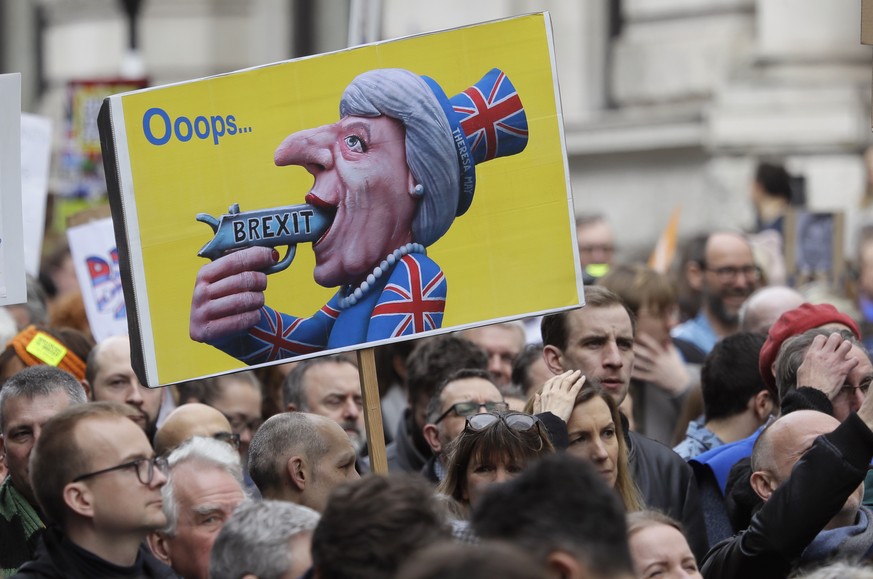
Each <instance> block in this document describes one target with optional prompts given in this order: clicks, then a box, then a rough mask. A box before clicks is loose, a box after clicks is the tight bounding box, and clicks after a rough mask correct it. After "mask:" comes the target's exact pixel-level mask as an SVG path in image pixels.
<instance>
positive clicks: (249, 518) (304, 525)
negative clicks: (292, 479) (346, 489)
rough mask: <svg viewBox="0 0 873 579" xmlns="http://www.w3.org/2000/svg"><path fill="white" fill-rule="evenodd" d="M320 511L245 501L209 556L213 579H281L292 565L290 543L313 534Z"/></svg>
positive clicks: (295, 506)
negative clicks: (251, 577)
mask: <svg viewBox="0 0 873 579" xmlns="http://www.w3.org/2000/svg"><path fill="white" fill-rule="evenodd" d="M319 518H320V516H319V514H318V513H317V512H315V511H313V510H312V509H309V508H307V507H304V506H302V505H298V504H295V503H290V502H287V501H271V500H263V501H252V500H249V501H244V502H242V503H240V505H239V506H237V508H236V510H235V511H234V512H233V515H232V516H231V517H230V518H229V519H228V520H227V523H225V525H224V526H223V527H222V528H221V531H220V532H219V533H218V537H216V539H215V543H214V544H213V546H212V554H211V556H210V557H209V577H210V579H238V578H239V577H242V576H243V575H245V574H246V573H251V574H253V575H257V576H258V577H259V578H260V579H280V578H281V577H282V576H283V575H284V574H285V573H286V572H287V571H288V570H289V569H290V568H291V565H292V563H293V561H292V560H291V553H290V552H289V547H288V543H290V542H291V539H293V538H294V537H295V536H297V535H299V534H301V533H311V532H312V531H313V530H314V529H315V527H316V525H318V520H319Z"/></svg>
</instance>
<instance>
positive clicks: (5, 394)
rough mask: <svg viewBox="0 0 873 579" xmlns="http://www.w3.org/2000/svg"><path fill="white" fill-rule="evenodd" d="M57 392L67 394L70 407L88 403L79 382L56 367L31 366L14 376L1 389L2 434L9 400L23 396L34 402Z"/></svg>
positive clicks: (0, 429)
mask: <svg viewBox="0 0 873 579" xmlns="http://www.w3.org/2000/svg"><path fill="white" fill-rule="evenodd" d="M55 392H65V393H66V394H67V398H69V399H70V406H74V405H76V404H84V403H86V402H87V401H88V397H87V396H85V389H84V388H82V385H81V384H80V383H79V381H78V380H76V378H75V377H74V376H73V375H72V374H70V373H69V372H65V371H64V370H61V369H59V368H56V367H54V366H44V365H40V366H31V367H29V368H25V369H24V370H22V371H20V372H18V373H16V374H13V375H12V376H11V377H10V378H9V379H8V380H6V382H4V383H3V387H2V388H0V433H2V432H3V417H4V413H5V411H6V401H7V400H10V399H12V398H20V397H22V396H23V397H26V398H27V399H28V400H33V399H34V398H37V397H42V396H50V395H52V394H54V393H55Z"/></svg>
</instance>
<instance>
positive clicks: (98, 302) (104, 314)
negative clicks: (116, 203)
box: [67, 217, 127, 342]
mask: <svg viewBox="0 0 873 579" xmlns="http://www.w3.org/2000/svg"><path fill="white" fill-rule="evenodd" d="M67 240H68V241H69V243H70V253H71V254H72V256H73V264H74V265H75V267H76V277H78V279H79V287H80V289H81V290H82V300H83V301H84V302H85V313H86V314H87V315H88V323H89V324H90V325H91V333H92V334H93V336H94V339H95V340H96V341H97V342H102V341H103V340H105V339H106V338H108V337H110V336H118V335H126V334H127V309H126V308H125V305H124V294H123V293H122V290H121V276H120V275H119V270H118V251H117V250H116V247H115V233H114V232H113V230H112V219H111V218H109V217H107V218H105V219H99V220H96V221H91V222H89V223H85V224H84V225H79V226H76V227H71V228H70V229H68V230H67Z"/></svg>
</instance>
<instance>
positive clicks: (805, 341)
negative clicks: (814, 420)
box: [774, 328, 870, 400]
mask: <svg viewBox="0 0 873 579" xmlns="http://www.w3.org/2000/svg"><path fill="white" fill-rule="evenodd" d="M831 334H839V335H840V336H842V338H843V339H844V340H848V341H850V342H851V343H852V344H853V345H855V346H857V347H858V348H860V349H861V350H862V351H863V352H864V354H865V355H866V356H867V357H868V358H869V356H870V354H869V353H868V352H867V349H866V348H865V347H864V344H862V343H861V342H860V341H858V338H856V337H855V335H854V334H853V333H852V332H851V331H850V330H840V331H837V330H828V329H824V328H813V329H812V330H807V331H806V332H803V333H802V334H800V335H799V336H793V337H791V338H789V339H787V340H785V343H783V344H782V347H781V348H779V355H778V356H776V370H775V372H774V374H775V378H776V388H778V389H779V399H780V400H782V399H784V398H785V395H786V394H788V393H789V392H791V391H792V390H795V389H796V388H797V387H798V386H806V384H797V370H798V369H799V368H800V365H801V364H802V363H803V357H804V356H806V351H807V350H808V349H809V347H810V346H811V345H812V341H813V340H815V338H816V336H825V337H827V336H830V335H831Z"/></svg>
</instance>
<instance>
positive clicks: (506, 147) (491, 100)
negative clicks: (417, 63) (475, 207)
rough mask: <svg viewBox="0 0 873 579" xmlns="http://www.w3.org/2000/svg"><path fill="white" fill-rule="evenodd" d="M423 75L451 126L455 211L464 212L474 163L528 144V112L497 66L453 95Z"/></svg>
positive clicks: (470, 194)
mask: <svg viewBox="0 0 873 579" xmlns="http://www.w3.org/2000/svg"><path fill="white" fill-rule="evenodd" d="M422 78H423V79H424V81H425V82H426V83H427V84H428V86H429V87H430V89H431V90H432V91H433V93H434V95H436V97H437V101H439V103H440V106H442V109H443V112H445V114H446V118H447V119H448V121H449V125H450V126H451V129H452V139H453V141H454V143H455V148H456V149H457V152H458V164H459V166H460V168H461V195H460V198H459V200H458V208H457V211H456V212H455V215H463V214H464V213H465V212H466V211H467V209H469V208H470V204H471V203H472V202H473V192H474V191H475V189H476V165H477V164H479V163H484V162H485V161H490V160H491V159H496V158H497V157H507V156H509V155H515V154H517V153H520V152H522V151H523V150H524V148H525V146H526V145H527V116H526V115H525V113H524V106H523V105H522V104H521V98H519V96H518V92H517V91H516V90H515V87H514V86H513V85H512V83H511V82H510V80H509V77H507V76H506V73H505V72H503V71H502V70H500V69H497V68H493V69H491V70H490V71H489V72H488V73H487V74H486V75H485V76H483V77H482V78H481V79H480V80H479V82H477V83H476V84H474V85H473V86H471V87H470V88H468V89H466V90H465V91H463V92H461V93H459V94H457V95H455V96H453V97H452V98H448V97H447V96H446V93H445V92H444V91H443V89H442V88H441V87H440V85H439V84H437V83H436V81H434V80H433V79H431V78H429V77H427V76H422Z"/></svg>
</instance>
